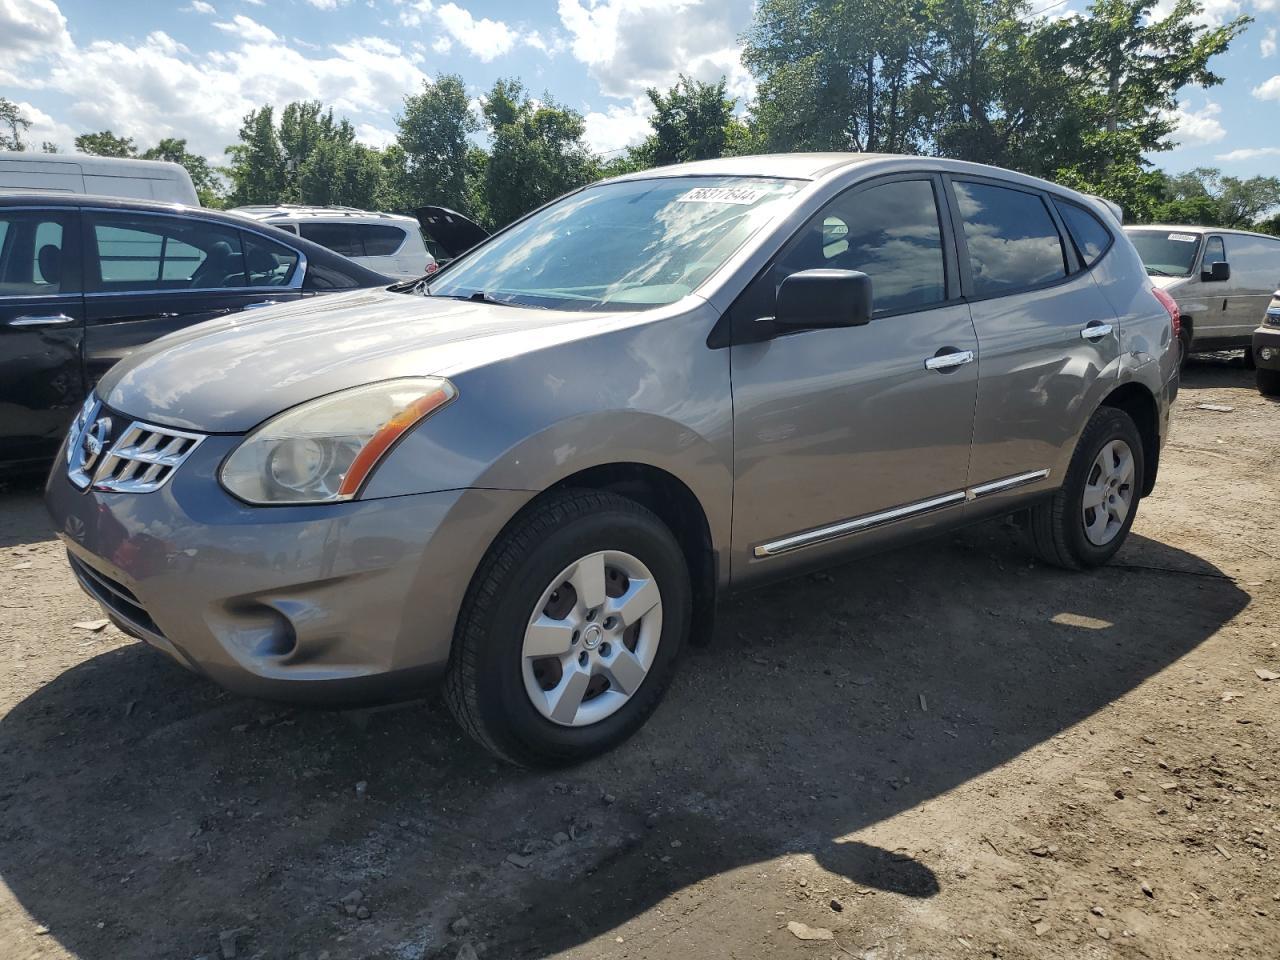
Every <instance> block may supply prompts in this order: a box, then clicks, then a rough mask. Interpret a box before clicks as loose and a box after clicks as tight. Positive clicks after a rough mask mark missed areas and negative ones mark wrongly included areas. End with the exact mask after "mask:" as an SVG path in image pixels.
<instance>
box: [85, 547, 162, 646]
mask: <svg viewBox="0 0 1280 960" xmlns="http://www.w3.org/2000/svg"><path fill="white" fill-rule="evenodd" d="M67 559H68V560H69V561H71V569H72V571H73V572H74V573H75V575H76V578H77V579H78V580H79V581H80V585H81V586H82V587H84V589H85V590H86V591H88V593H89V595H90V596H92V597H93V598H94V599H95V600H97V601H98V602H99V603H100V604H102V605H103V606H104V607H106V608H107V609H108V610H110V611H111V612H112V613H114V614H115V615H116V616H117V617H119V618H120V619H121V620H123V621H124V622H125V623H126V624H128V625H130V626H134V627H141V628H142V629H143V630H146V631H150V632H151V633H154V634H156V635H157V636H161V637H163V636H164V634H163V633H161V631H160V628H159V627H157V626H156V622H155V621H154V620H152V619H151V614H149V613H147V611H146V608H145V607H143V606H142V604H140V603H139V602H138V598H137V597H136V596H134V594H133V591H132V590H130V589H129V588H128V587H126V586H125V585H124V584H123V583H120V582H119V581H117V580H113V579H111V577H108V576H107V575H106V574H105V573H99V572H98V571H97V570H95V569H93V567H91V566H89V565H88V564H87V563H85V562H84V561H83V560H81V559H80V558H78V557H77V556H76V555H75V554H73V553H68V554H67Z"/></svg>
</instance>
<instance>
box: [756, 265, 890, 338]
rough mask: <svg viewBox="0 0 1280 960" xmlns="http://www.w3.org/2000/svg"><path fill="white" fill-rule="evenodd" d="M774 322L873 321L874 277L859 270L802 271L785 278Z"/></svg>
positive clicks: (855, 323) (801, 325)
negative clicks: (872, 295) (872, 282)
mask: <svg viewBox="0 0 1280 960" xmlns="http://www.w3.org/2000/svg"><path fill="white" fill-rule="evenodd" d="M774 321H775V322H776V323H778V324H779V325H781V326H785V327H796V328H802V329H811V328H818V327H858V326H862V325H863V324H866V323H870V322H871V278H870V277H868V276H867V275H866V274H865V273H861V272H860V271H857V270H828V269H816V270H801V271H799V272H798V273H793V274H791V276H789V277H787V278H786V279H785V280H783V281H782V284H781V285H780V286H779V287H778V303H777V307H776V308H775V310H774Z"/></svg>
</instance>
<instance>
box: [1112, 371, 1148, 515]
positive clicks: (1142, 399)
mask: <svg viewBox="0 0 1280 960" xmlns="http://www.w3.org/2000/svg"><path fill="white" fill-rule="evenodd" d="M1099 406H1100V407H1115V408H1117V409H1120V410H1123V411H1124V412H1125V413H1127V414H1128V415H1129V418H1130V419H1131V420H1133V423H1134V426H1136V427H1137V428H1138V434H1139V436H1141V437H1142V459H1143V461H1144V463H1145V465H1146V468H1145V471H1144V474H1143V478H1142V489H1141V491H1139V493H1140V495H1141V496H1144V497H1145V496H1147V495H1148V494H1150V493H1151V491H1152V490H1153V489H1155V485H1156V473H1157V471H1158V469H1159V465H1160V408H1159V405H1158V404H1157V403H1156V398H1155V396H1154V394H1152V392H1151V391H1150V390H1149V389H1148V388H1147V387H1146V386H1144V385H1143V384H1141V383H1138V382H1136V381H1130V382H1128V383H1125V384H1122V385H1121V386H1119V387H1116V389H1114V390H1112V391H1111V392H1110V393H1109V394H1107V395H1106V397H1104V398H1103V400H1102V403H1101V404H1099Z"/></svg>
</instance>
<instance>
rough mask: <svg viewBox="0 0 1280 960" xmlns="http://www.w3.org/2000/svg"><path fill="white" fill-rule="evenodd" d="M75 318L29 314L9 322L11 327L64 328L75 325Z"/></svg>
mask: <svg viewBox="0 0 1280 960" xmlns="http://www.w3.org/2000/svg"><path fill="white" fill-rule="evenodd" d="M75 322H76V320H75V317H68V316H67V315H66V314H65V313H46V314H29V315H27V316H24V317H14V318H13V319H12V320H10V321H9V326H11V327H65V326H66V325H67V324H68V323H75Z"/></svg>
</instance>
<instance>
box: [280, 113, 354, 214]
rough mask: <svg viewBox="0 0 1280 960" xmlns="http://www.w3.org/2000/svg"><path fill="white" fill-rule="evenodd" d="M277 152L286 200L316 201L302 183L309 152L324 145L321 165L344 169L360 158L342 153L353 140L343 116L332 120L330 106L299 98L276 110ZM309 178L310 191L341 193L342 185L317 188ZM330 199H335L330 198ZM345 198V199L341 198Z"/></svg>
mask: <svg viewBox="0 0 1280 960" xmlns="http://www.w3.org/2000/svg"><path fill="white" fill-rule="evenodd" d="M279 140H280V153H281V158H282V160H283V162H284V191H283V195H282V199H283V200H284V201H286V202H289V203H298V202H304V203H318V202H321V201H317V200H314V199H312V197H311V196H310V195H308V192H307V191H306V190H305V189H304V188H303V186H302V177H303V169H304V168H305V167H306V166H307V164H308V162H309V161H310V160H311V158H312V156H313V155H314V154H315V153H316V152H317V151H319V150H320V148H321V147H324V148H325V150H324V152H325V159H324V160H322V161H321V165H322V166H324V165H327V166H328V167H330V168H331V169H334V170H336V169H338V167H342V168H343V169H344V170H345V169H349V168H351V167H352V165H353V164H355V165H359V163H360V162H361V161H360V158H357V157H350V158H348V157H347V156H345V154H346V153H347V152H348V151H349V150H350V148H351V147H352V146H353V145H354V144H355V141H356V132H355V128H354V127H352V126H351V122H350V121H349V120H346V119H345V118H344V119H342V120H335V119H334V115H333V108H332V107H330V108H329V109H328V110H325V108H324V104H322V103H321V102H320V101H319V100H302V101H296V102H294V103H289V104H286V105H285V108H284V109H283V110H281V111H280V132H279ZM317 189H318V188H317V187H316V185H315V181H314V180H313V181H312V187H311V191H310V192H311V193H312V194H316V195H319V194H326V195H327V194H329V193H336V194H339V195H342V194H343V188H338V187H334V188H330V189H328V190H323V189H322V190H319V192H318V193H317ZM332 202H334V203H336V202H338V201H332ZM343 202H345V201H343Z"/></svg>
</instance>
